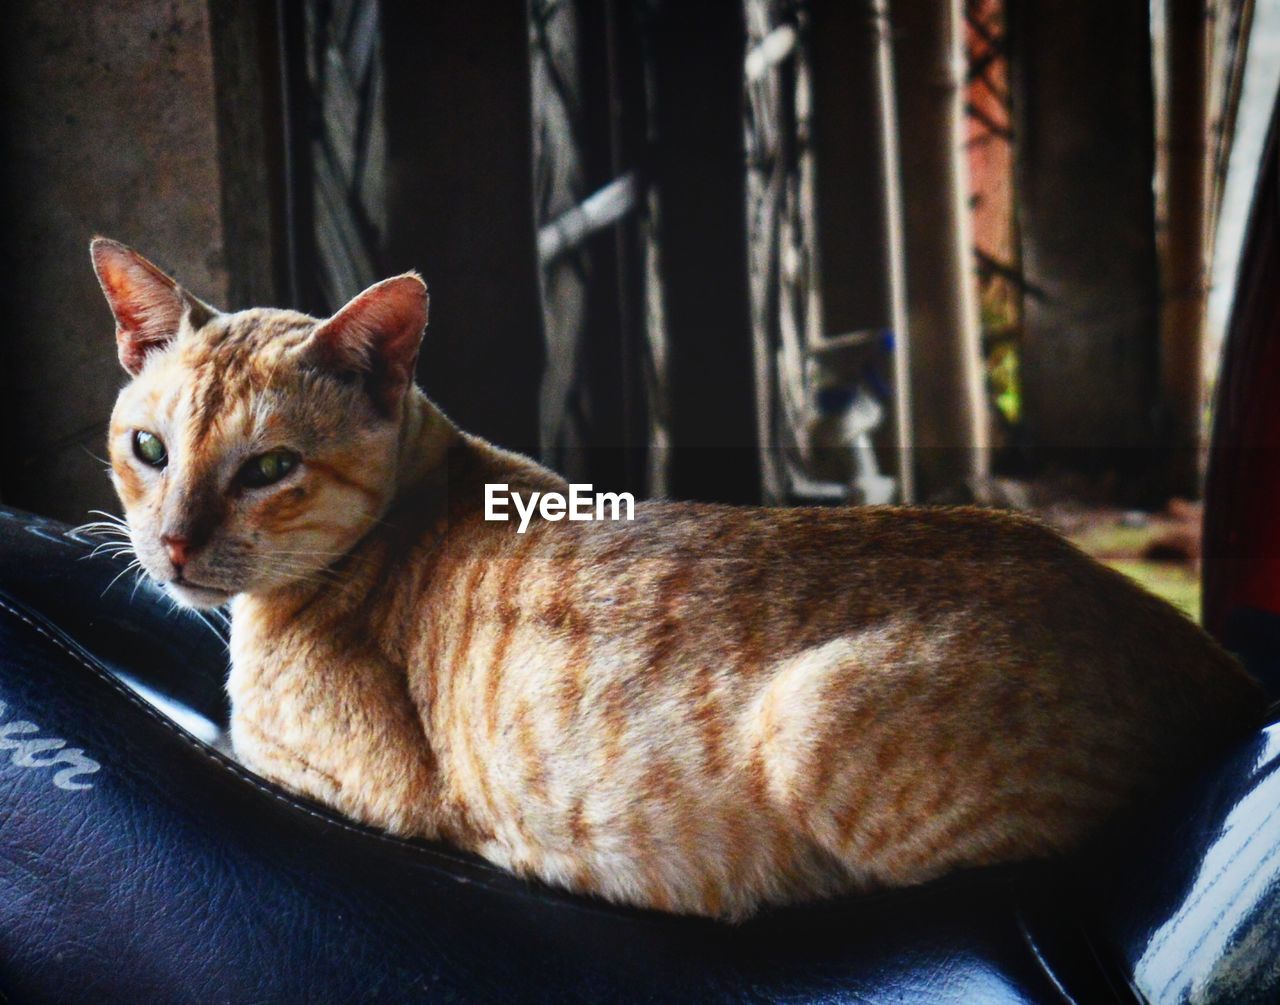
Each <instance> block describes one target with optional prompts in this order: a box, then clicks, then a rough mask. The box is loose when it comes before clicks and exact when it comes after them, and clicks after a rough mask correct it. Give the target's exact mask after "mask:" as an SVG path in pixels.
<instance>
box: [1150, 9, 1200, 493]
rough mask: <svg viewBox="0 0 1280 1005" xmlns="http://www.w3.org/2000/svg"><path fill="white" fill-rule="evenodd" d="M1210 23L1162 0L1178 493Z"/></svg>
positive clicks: (1190, 371)
mask: <svg viewBox="0 0 1280 1005" xmlns="http://www.w3.org/2000/svg"><path fill="white" fill-rule="evenodd" d="M1210 31H1211V21H1210V19H1209V12H1208V10H1207V9H1206V4H1205V0H1164V79H1165V88H1166V92H1165V101H1164V102H1163V103H1162V106H1161V119H1162V121H1161V123H1160V125H1161V129H1160V135H1161V138H1162V140H1163V150H1162V151H1161V153H1162V155H1163V156H1162V158H1161V159H1162V161H1163V164H1162V167H1163V169H1164V170H1163V172H1162V173H1163V176H1164V177H1163V181H1164V184H1163V185H1162V186H1160V188H1161V190H1162V193H1161V200H1160V207H1159V208H1160V218H1161V223H1162V224H1163V226H1162V227H1161V234H1162V240H1161V242H1160V273H1161V275H1160V280H1161V283H1160V285H1161V299H1160V350H1161V351H1160V391H1161V399H1162V404H1163V406H1164V413H1165V418H1166V421H1167V422H1168V430H1167V432H1168V437H1169V446H1170V453H1169V457H1168V461H1167V463H1166V465H1165V472H1164V474H1165V478H1166V480H1167V486H1168V489H1169V491H1171V492H1174V493H1177V494H1180V495H1184V496H1190V495H1195V494H1197V493H1198V489H1199V449H1198V448H1199V444H1200V413H1201V406H1202V404H1203V395H1204V379H1203V373H1204V320H1205V306H1206V297H1207V294H1208V288H1207V283H1206V268H1207V264H1208V262H1207V254H1206V247H1205V242H1206V238H1207V236H1208V235H1207V233H1206V229H1205V225H1206V201H1207V196H1208V191H1209V154H1208V106H1207V100H1206V89H1207V84H1208V74H1209V58H1210V55H1209V54H1210V51H1211V49H1210Z"/></svg>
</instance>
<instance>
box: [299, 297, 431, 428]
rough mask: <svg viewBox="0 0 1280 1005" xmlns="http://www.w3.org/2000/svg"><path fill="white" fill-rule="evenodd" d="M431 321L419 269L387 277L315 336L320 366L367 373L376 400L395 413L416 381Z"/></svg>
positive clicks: (313, 343)
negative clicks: (415, 366) (424, 340)
mask: <svg viewBox="0 0 1280 1005" xmlns="http://www.w3.org/2000/svg"><path fill="white" fill-rule="evenodd" d="M426 326H427V284H426V283H424V282H423V281H422V277H421V276H419V275H418V274H417V273H416V272H406V273H405V274H404V275H402V276H395V277H394V278H392V279H384V280H383V281H382V282H380V283H375V284H374V285H373V286H370V287H369V288H368V289H367V290H365V291H364V292H363V293H361V294H360V295H359V296H357V297H356V298H355V299H354V300H352V301H350V302H349V303H348V304H347V305H346V306H345V307H343V308H342V310H340V311H338V313H337V314H335V315H334V316H333V317H331V318H329V320H328V321H324V322H322V323H321V325H320V327H319V328H317V329H316V330H315V333H314V334H313V335H312V336H311V339H310V343H309V347H310V350H311V351H312V352H313V353H314V354H315V355H316V357H317V359H318V361H319V362H320V363H321V365H324V366H328V367H330V368H333V369H337V370H342V371H345V372H348V373H351V372H354V373H356V374H358V375H360V376H362V377H363V379H364V380H365V383H366V386H367V387H368V388H369V392H370V394H371V395H372V397H373V400H374V403H375V404H377V405H378V406H379V408H381V409H382V410H383V411H384V412H386V414H388V415H391V414H393V413H394V411H395V409H396V407H397V406H398V405H399V403H400V399H401V398H403V397H404V393H405V391H407V390H408V389H409V385H410V384H411V383H412V382H413V370H414V365H415V364H416V363H417V361H418V347H419V346H420V345H421V344H422V332H423V329H424V328H426Z"/></svg>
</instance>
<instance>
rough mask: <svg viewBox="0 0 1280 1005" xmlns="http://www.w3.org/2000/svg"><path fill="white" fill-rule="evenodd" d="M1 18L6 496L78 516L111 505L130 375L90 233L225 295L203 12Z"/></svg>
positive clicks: (195, 1) (142, 0)
mask: <svg viewBox="0 0 1280 1005" xmlns="http://www.w3.org/2000/svg"><path fill="white" fill-rule="evenodd" d="M4 28H5V30H4V31H3V32H2V33H0V73H2V74H3V82H2V85H0V87H2V91H0V100H2V101H3V108H4V112H5V125H4V129H5V135H4V143H3V154H4V156H3V165H2V166H0V171H3V189H2V198H3V235H4V237H3V241H0V277H2V278H0V290H2V295H3V304H4V307H5V312H4V321H3V326H4V330H3V335H2V336H0V371H2V372H0V420H2V421H3V428H4V435H3V437H2V438H0V499H3V501H4V502H5V503H6V504H8V505H15V506H20V507H23V508H26V509H31V510H36V511H39V512H43V513H48V514H52V515H55V516H59V517H62V518H64V519H67V520H72V521H76V522H82V521H84V520H85V519H88V518H87V517H86V516H85V514H86V512H87V511H88V510H89V509H92V508H102V509H114V508H115V497H114V493H113V492H112V490H111V487H110V484H109V482H108V480H107V477H106V475H105V474H104V473H103V470H102V469H103V464H102V462H101V461H100V460H99V459H97V458H96V457H94V456H93V455H98V457H102V456H104V454H105V445H104V439H105V432H106V422H107V418H108V416H109V414H110V410H111V405H112V402H113V401H114V399H115V395H116V391H117V390H118V388H119V387H120V386H121V384H122V383H123V382H124V380H125V374H124V372H123V371H122V370H121V369H120V367H119V365H118V363H117V362H116V353H115V342H114V338H113V325H112V320H111V314H110V312H109V311H108V310H107V307H106V304H105V302H104V301H103V299H102V295H101V293H100V292H99V290H98V286H97V283H96V281H95V280H94V277H93V272H92V270H91V269H90V266H89V257H88V251H87V246H88V242H89V239H90V238H91V237H92V236H93V235H94V234H95V233H101V234H106V235H108V236H111V237H115V238H117V239H119V240H122V241H125V242H127V243H129V244H132V245H134V246H135V247H137V248H138V249H139V250H141V251H143V252H144V253H145V254H147V255H148V256H150V257H152V258H154V259H155V260H156V261H157V262H158V263H160V264H161V265H162V266H164V267H165V268H168V269H170V270H171V271H172V272H173V274H174V275H176V276H177V277H178V278H179V279H180V280H181V281H182V282H183V283H184V284H186V285H187V286H189V287H190V288H191V289H192V290H193V291H194V292H195V293H197V294H198V295H199V296H201V297H203V298H205V299H207V300H209V301H211V302H213V303H215V304H223V303H225V302H226V297H227V294H228V288H229V278H228V270H227V262H226V261H225V257H226V256H225V254H224V228H223V226H222V223H221V205H222V198H221V195H220V175H219V158H218V143H217V141H218V137H217V129H216V118H217V117H216V87H215V79H214V72H213V60H212V57H211V51H212V48H211V41H210V24H209V16H208V7H207V3H206V2H204V0H125V2H121V0H113V2H112V3H109V4H108V3H85V4H68V3H66V2H65V0H10V2H8V3H6V4H5V26H4Z"/></svg>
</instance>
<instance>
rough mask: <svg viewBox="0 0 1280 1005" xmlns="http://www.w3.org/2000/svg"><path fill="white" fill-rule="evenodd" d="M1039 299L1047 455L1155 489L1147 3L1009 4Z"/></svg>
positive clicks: (1033, 408) (1040, 447) (1022, 194)
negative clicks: (1152, 482)
mask: <svg viewBox="0 0 1280 1005" xmlns="http://www.w3.org/2000/svg"><path fill="white" fill-rule="evenodd" d="M1009 15H1010V30H1011V33H1012V36H1013V41H1012V46H1011V70H1012V82H1013V90H1014V95H1013V109H1014V144H1015V149H1016V157H1015V162H1014V167H1015V175H1016V180H1017V198H1018V210H1019V222H1020V225H1021V232H1022V244H1023V248H1022V262H1023V271H1024V275H1025V279H1026V283H1027V289H1028V294H1027V297H1026V301H1025V312H1024V315H1025V339H1024V355H1023V359H1022V378H1023V393H1024V401H1025V409H1024V415H1025V424H1026V429H1027V436H1028V440H1029V441H1030V444H1031V447H1032V449H1033V451H1034V452H1035V454H1036V455H1037V457H1038V459H1040V460H1041V461H1045V462H1057V463H1060V464H1063V465H1066V466H1070V467H1073V468H1076V469H1083V470H1093V471H1102V470H1111V471H1114V472H1117V473H1118V474H1119V475H1121V477H1122V478H1123V479H1124V480H1125V482H1124V488H1125V489H1126V490H1127V494H1128V495H1130V496H1131V497H1132V498H1133V499H1134V501H1140V500H1141V499H1142V498H1143V497H1144V496H1145V497H1146V498H1147V499H1148V500H1149V499H1150V495H1149V492H1150V476H1151V474H1152V472H1153V468H1152V462H1153V461H1154V460H1155V459H1156V457H1155V455H1154V452H1153V449H1152V448H1153V447H1154V446H1155V445H1156V442H1157V441H1156V436H1155V432H1156V430H1155V423H1154V421H1153V415H1154V411H1155V404H1156V390H1157V367H1158V359H1157V353H1158V336H1159V326H1158V304H1157V292H1158V286H1157V282H1158V279H1157V270H1156V252H1155V205H1154V196H1153V194H1152V177H1153V174H1154V156H1155V138H1154V126H1153V109H1152V104H1153V102H1152V83H1151V34H1150V24H1149V14H1148V5H1147V4H1145V3H1120V4H1117V3H1114V2H1112V0H1010V4H1009Z"/></svg>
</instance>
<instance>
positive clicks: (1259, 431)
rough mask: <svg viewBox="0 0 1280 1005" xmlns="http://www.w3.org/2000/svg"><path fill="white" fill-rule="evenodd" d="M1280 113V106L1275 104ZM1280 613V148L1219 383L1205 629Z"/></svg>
mask: <svg viewBox="0 0 1280 1005" xmlns="http://www.w3.org/2000/svg"><path fill="white" fill-rule="evenodd" d="M1277 110H1278V111H1280V103H1278V104H1277ZM1241 608H1252V609H1255V610H1263V611H1268V612H1271V613H1280V139H1278V137H1277V114H1276V113H1273V115H1272V120H1271V130H1270V134H1269V136H1268V138H1267V145H1266V152H1265V153H1264V154H1263V159H1262V164H1261V165H1260V167H1259V172H1258V182H1257V187H1256V189H1255V192H1254V201H1253V208H1252V210H1251V212H1250V216H1249V227H1248V232H1247V235H1246V237H1245V246H1244V253H1243V255H1242V257H1241V262H1240V272H1239V276H1238V279H1237V283H1236V297H1235V305H1234V307H1233V308H1232V312H1231V323H1230V326H1229V328H1228V332H1227V340H1226V347H1225V350H1224V352H1223V364H1222V375H1221V380H1220V381H1219V384H1218V395H1217V407H1216V415H1215V418H1214V428H1213V441H1212V450H1211V453H1210V458H1209V479H1208V485H1207V487H1206V492H1205V527H1204V594H1203V614H1204V624H1205V627H1206V628H1208V630H1209V631H1210V632H1212V633H1213V634H1214V635H1215V636H1217V637H1218V638H1219V639H1221V638H1222V637H1223V632H1224V630H1225V629H1226V627H1227V625H1228V623H1229V621H1230V619H1231V617H1232V614H1233V612H1235V611H1237V610H1239V609H1241Z"/></svg>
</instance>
